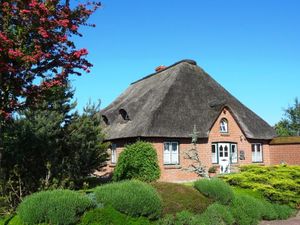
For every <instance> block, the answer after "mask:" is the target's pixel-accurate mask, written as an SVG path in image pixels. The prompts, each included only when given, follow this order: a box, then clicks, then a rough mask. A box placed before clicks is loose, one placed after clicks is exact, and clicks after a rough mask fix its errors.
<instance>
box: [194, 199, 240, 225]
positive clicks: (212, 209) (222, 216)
mask: <svg viewBox="0 0 300 225" xmlns="http://www.w3.org/2000/svg"><path fill="white" fill-rule="evenodd" d="M200 218H202V220H203V222H204V223H205V224H209V225H215V224H224V225H233V224H234V222H235V219H234V217H233V216H232V214H231V213H230V211H229V208H228V207H227V206H224V205H221V204H219V203H214V204H212V205H210V206H209V207H208V208H207V209H206V211H205V212H204V213H203V214H202V215H201V217H200Z"/></svg>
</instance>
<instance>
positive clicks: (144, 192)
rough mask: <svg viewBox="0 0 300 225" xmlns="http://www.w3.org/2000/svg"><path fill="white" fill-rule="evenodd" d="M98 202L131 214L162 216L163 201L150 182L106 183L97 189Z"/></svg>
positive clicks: (136, 215) (152, 216)
mask: <svg viewBox="0 0 300 225" xmlns="http://www.w3.org/2000/svg"><path fill="white" fill-rule="evenodd" d="M95 195H96V199H97V202H99V203H103V204H104V205H105V206H108V205H111V206H112V207H113V208H115V209H116V210H118V211H120V212H122V213H125V214H127V215H130V216H134V217H139V216H145V217H148V218H150V219H156V218H158V217H160V215H161V211H162V201H161V199H160V197H159V195H158V193H157V191H156V190H155V189H154V188H153V187H152V186H151V185H149V184H147V183H143V182H141V181H138V180H131V181H121V182H118V183H111V184H106V185H103V186H100V187H97V188H96V189H95Z"/></svg>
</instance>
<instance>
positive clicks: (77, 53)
mask: <svg viewBox="0 0 300 225" xmlns="http://www.w3.org/2000/svg"><path fill="white" fill-rule="evenodd" d="M87 54H88V50H87V49H86V48H82V49H79V50H78V51H75V52H74V53H73V55H74V56H75V57H76V58H80V57H81V56H84V55H87Z"/></svg>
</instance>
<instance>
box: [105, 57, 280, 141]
mask: <svg viewBox="0 0 300 225" xmlns="http://www.w3.org/2000/svg"><path fill="white" fill-rule="evenodd" d="M224 107H228V108H229V109H230V110H231V112H232V114H233V115H234V117H235V119H236V121H237V123H238V125H239V126H240V128H241V129H242V131H243V132H244V134H245V136H246V137H247V138H251V139H272V138H273V137H275V132H274V130H273V128H272V127H270V126H269V125H268V124H267V123H266V122H265V121H264V120H263V119H261V118H260V117H259V116H258V115H256V114H255V113H254V112H252V111H251V110H250V109H248V108H247V107H246V106H245V105H243V104H242V103H241V102H240V101H238V100H237V99H236V98H235V97H234V96H232V95H231V94H230V93H229V92H228V91H226V90H225V89H224V88H223V87H222V86H221V85H220V84H218V83H217V82H216V81H215V80H214V79H213V78H212V77H211V76H209V75H208V74H207V73H206V72H205V71H204V70H203V69H202V68H200V67H199V66H197V64H196V62H195V61H193V60H182V61H180V62H177V63H175V64H173V65H171V66H169V67H166V68H165V69H163V70H161V71H159V72H156V73H154V74H151V75H149V76H146V77H144V78H142V79H140V80H138V81H136V82H134V83H132V84H131V85H130V86H129V87H128V88H127V90H126V91H125V92H124V93H122V94H121V95H120V96H119V97H118V98H117V99H116V100H115V101H113V102H112V103H111V104H110V105H109V106H108V107H106V108H105V109H103V110H102V111H101V114H102V115H103V117H104V119H105V121H106V123H107V124H108V126H107V129H106V131H107V138H108V139H109V140H113V139H120V138H128V137H170V138H179V137H180V138H188V137H190V136H191V131H192V129H193V126H194V125H196V127H197V129H198V131H199V137H200V138H207V137H208V134H209V131H210V129H211V128H212V126H213V124H214V123H215V121H216V120H217V118H218V116H219V114H220V112H221V110H222V109H223V108H224Z"/></svg>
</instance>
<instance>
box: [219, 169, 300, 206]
mask: <svg viewBox="0 0 300 225" xmlns="http://www.w3.org/2000/svg"><path fill="white" fill-rule="evenodd" d="M222 179H224V180H225V181H227V182H228V183H229V184H230V185H234V186H237V187H241V188H246V189H253V190H256V191H259V192H260V193H261V194H262V195H263V196H264V197H265V198H266V199H268V200H270V201H271V202H274V203H278V204H288V205H290V206H292V207H296V206H297V205H299V204H300V166H286V165H281V166H269V167H267V166H255V165H250V166H243V167H241V172H240V173H238V174H229V175H226V176H223V177H222Z"/></svg>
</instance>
